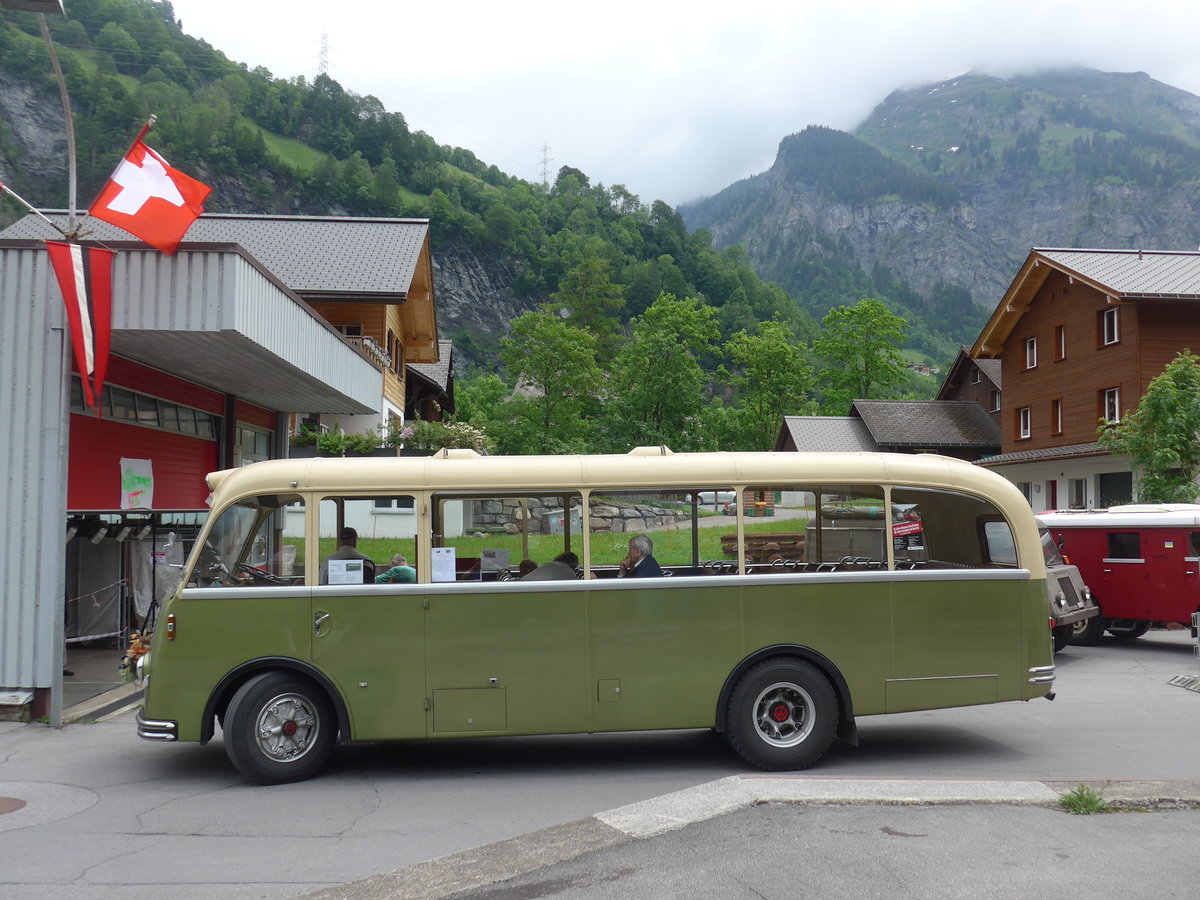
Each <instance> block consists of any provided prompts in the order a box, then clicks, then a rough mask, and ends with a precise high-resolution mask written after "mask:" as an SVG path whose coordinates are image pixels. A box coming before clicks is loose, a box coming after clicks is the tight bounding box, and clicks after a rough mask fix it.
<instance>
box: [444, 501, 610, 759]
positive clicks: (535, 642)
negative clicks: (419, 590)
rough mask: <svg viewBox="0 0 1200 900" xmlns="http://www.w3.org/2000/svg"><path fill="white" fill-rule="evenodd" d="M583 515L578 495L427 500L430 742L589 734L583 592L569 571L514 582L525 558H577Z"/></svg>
mask: <svg viewBox="0 0 1200 900" xmlns="http://www.w3.org/2000/svg"><path fill="white" fill-rule="evenodd" d="M580 509H581V504H580V499H579V495H578V494H577V493H576V494H569V495H567V496H565V497H564V496H561V495H560V496H554V497H550V496H528V495H527V496H520V497H518V496H498V495H497V496H472V497H466V496H445V495H443V496H438V495H435V496H434V497H433V498H432V499H431V500H430V519H429V521H430V528H431V530H432V534H431V553H430V559H431V567H430V581H431V582H433V583H432V584H430V585H428V586H427V587H428V610H427V611H426V619H425V622H426V631H425V634H426V679H427V683H428V691H429V693H428V696H429V698H430V700H431V714H430V719H429V733H430V736H431V737H451V736H465V735H481V734H503V733H506V732H514V733H519V734H547V733H568V732H580V731H587V730H589V728H588V726H589V716H590V704H589V703H588V695H587V690H586V686H587V685H586V679H587V646H586V640H585V630H586V629H585V624H586V608H587V596H586V594H587V592H586V586H585V583H584V582H582V581H580V580H578V579H577V578H576V577H575V575H576V572H575V571H574V570H573V568H572V567H571V566H570V565H568V564H557V565H556V566H555V567H552V568H550V569H546V570H542V574H543V575H553V576H554V577H553V578H548V579H543V578H542V577H541V576H540V575H539V576H537V578H536V579H535V580H529V581H523V580H522V579H521V578H520V576H519V574H518V570H519V566H520V563H521V561H522V560H524V559H527V558H529V554H530V553H536V558H535V559H534V562H536V563H538V564H545V563H549V562H551V561H552V560H553V557H554V556H557V555H559V553H562V552H565V550H566V548H568V547H570V548H572V549H571V552H577V553H578V555H580V556H582V549H581V547H580V538H579V516H580ZM530 538H536V539H537V542H536V544H537V547H538V549H537V550H536V551H533V550H531V549H530V546H531V543H530ZM560 547H561V548H563V549H561V550H560ZM547 557H549V558H547ZM559 565H561V568H559Z"/></svg>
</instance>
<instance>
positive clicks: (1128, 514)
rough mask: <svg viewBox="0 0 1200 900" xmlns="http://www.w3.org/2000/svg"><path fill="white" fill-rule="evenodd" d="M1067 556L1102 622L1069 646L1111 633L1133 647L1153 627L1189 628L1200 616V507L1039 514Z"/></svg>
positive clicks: (1081, 629) (1088, 626)
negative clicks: (1164, 625)
mask: <svg viewBox="0 0 1200 900" xmlns="http://www.w3.org/2000/svg"><path fill="white" fill-rule="evenodd" d="M1038 518H1039V519H1040V520H1041V521H1042V522H1043V523H1044V524H1045V525H1046V527H1047V528H1048V529H1049V530H1050V534H1051V537H1052V538H1053V539H1054V541H1055V543H1056V544H1057V545H1058V547H1059V549H1060V550H1061V551H1062V554H1063V556H1064V557H1065V558H1066V559H1067V560H1069V561H1070V562H1071V563H1072V564H1074V565H1075V566H1077V567H1078V568H1079V571H1080V573H1081V574H1082V575H1083V578H1084V580H1085V581H1087V583H1088V586H1089V587H1090V588H1091V590H1092V594H1093V595H1094V597H1095V600H1096V603H1097V605H1098V606H1099V607H1100V615H1098V616H1096V617H1095V618H1093V619H1088V620H1086V621H1084V622H1080V623H1078V627H1077V630H1076V631H1075V634H1074V636H1073V637H1072V638H1071V643H1073V644H1082V645H1084V646H1089V645H1093V644H1096V643H1097V642H1098V641H1099V640H1100V639H1101V638H1102V637H1103V636H1104V633H1105V631H1107V632H1108V633H1109V634H1110V635H1112V636H1113V637H1115V638H1120V639H1123V640H1130V639H1133V638H1139V637H1141V636H1142V635H1143V634H1145V633H1146V632H1147V631H1148V630H1149V628H1150V626H1151V625H1152V624H1154V623H1155V622H1163V623H1169V624H1179V625H1187V626H1191V625H1192V622H1193V619H1192V616H1193V614H1194V613H1196V612H1200V505H1195V504H1190V503H1162V504H1152V503H1142V504H1132V505H1128V506H1113V507H1109V508H1108V509H1089V510H1083V509H1078V510H1055V511H1051V512H1045V513H1039V514H1038Z"/></svg>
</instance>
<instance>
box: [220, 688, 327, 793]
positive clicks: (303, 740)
mask: <svg viewBox="0 0 1200 900" xmlns="http://www.w3.org/2000/svg"><path fill="white" fill-rule="evenodd" d="M336 737H337V721H336V719H335V718H334V714H333V708H332V706H331V705H330V703H329V700H328V699H327V698H326V697H325V695H324V694H323V693H322V692H321V690H320V689H319V688H317V687H316V686H315V685H313V684H312V683H311V682H309V681H306V680H305V679H303V678H298V677H297V676H295V675H291V674H289V673H286V672H264V673H262V674H261V675H256V676H255V677H254V678H251V679H250V680H249V681H247V682H246V683H245V684H243V685H242V686H241V687H240V688H238V690H237V693H235V694H234V695H233V699H232V700H230V701H229V708H228V709H227V710H226V712H225V753H226V755H228V756H229V759H230V761H231V762H232V763H233V764H234V766H236V767H237V770H238V771H239V772H241V773H242V774H243V775H245V776H246V777H247V778H249V779H250V780H252V781H257V782H258V783H259V784H283V783H285V782H289V781H303V780H304V779H306V778H311V777H312V776H313V775H315V774H316V773H317V771H318V770H319V769H320V768H321V766H323V765H324V764H325V761H326V760H327V759H328V758H329V755H330V754H331V753H332V752H333V744H334V740H335V738H336Z"/></svg>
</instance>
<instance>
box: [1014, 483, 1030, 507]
mask: <svg viewBox="0 0 1200 900" xmlns="http://www.w3.org/2000/svg"><path fill="white" fill-rule="evenodd" d="M1017 490H1018V491H1020V492H1021V495H1022V496H1023V497H1024V498H1025V502H1026V503H1028V504H1029V505H1030V506H1033V483H1032V482H1029V481H1018V482H1017Z"/></svg>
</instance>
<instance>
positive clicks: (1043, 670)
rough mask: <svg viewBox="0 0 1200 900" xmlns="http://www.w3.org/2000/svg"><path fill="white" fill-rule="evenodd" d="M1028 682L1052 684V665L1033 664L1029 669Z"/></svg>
mask: <svg viewBox="0 0 1200 900" xmlns="http://www.w3.org/2000/svg"><path fill="white" fill-rule="evenodd" d="M1029 674H1030V676H1031V677H1030V679H1029V683H1030V684H1052V683H1053V682H1054V666H1033V667H1031V668H1030V670H1029Z"/></svg>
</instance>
